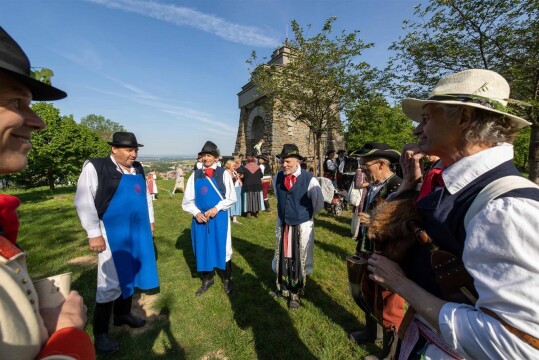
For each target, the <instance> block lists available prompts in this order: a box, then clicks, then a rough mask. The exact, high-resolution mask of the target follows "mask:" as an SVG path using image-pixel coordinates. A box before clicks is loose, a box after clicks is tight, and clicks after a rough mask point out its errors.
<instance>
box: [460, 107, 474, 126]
mask: <svg viewBox="0 0 539 360" xmlns="http://www.w3.org/2000/svg"><path fill="white" fill-rule="evenodd" d="M474 119H475V109H474V108H472V107H469V106H462V107H461V108H460V110H459V127H460V128H461V129H462V130H464V129H467V128H468V127H470V125H471V124H472V121H473V120H474Z"/></svg>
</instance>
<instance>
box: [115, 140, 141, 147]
mask: <svg viewBox="0 0 539 360" xmlns="http://www.w3.org/2000/svg"><path fill="white" fill-rule="evenodd" d="M107 144H109V145H110V146H114V147H144V145H142V144H126V143H115V142H112V141H109V142H107Z"/></svg>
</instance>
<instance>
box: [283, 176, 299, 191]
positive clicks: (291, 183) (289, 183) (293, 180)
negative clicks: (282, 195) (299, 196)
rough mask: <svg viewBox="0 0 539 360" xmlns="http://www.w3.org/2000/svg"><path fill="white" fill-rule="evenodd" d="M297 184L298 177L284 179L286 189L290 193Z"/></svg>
mask: <svg viewBox="0 0 539 360" xmlns="http://www.w3.org/2000/svg"><path fill="white" fill-rule="evenodd" d="M295 183H296V177H295V176H294V175H292V174H290V175H286V176H285V177H284V187H285V188H286V190H288V191H290V189H292V186H294V184H295Z"/></svg>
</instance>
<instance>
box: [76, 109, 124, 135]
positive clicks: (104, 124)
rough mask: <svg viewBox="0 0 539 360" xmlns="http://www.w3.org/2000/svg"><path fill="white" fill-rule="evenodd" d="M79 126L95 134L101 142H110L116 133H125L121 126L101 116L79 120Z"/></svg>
mask: <svg viewBox="0 0 539 360" xmlns="http://www.w3.org/2000/svg"><path fill="white" fill-rule="evenodd" d="M80 124H81V125H84V126H86V127H87V128H89V129H90V130H92V131H93V132H95V133H96V134H97V135H99V137H100V138H101V139H103V140H110V139H111V138H112V134H114V133H115V132H117V131H126V130H125V128H124V127H123V125H121V124H119V123H117V122H114V121H112V120H109V119H107V118H105V117H104V116H102V115H95V114H90V115H87V116H85V117H83V118H82V119H80Z"/></svg>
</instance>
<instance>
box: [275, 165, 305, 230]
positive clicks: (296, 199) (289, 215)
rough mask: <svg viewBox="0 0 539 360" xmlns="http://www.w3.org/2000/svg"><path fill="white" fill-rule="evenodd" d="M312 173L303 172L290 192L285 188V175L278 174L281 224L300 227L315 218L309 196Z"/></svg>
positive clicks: (278, 207) (278, 202) (278, 210)
mask: <svg viewBox="0 0 539 360" xmlns="http://www.w3.org/2000/svg"><path fill="white" fill-rule="evenodd" d="M312 177H313V176H312V175H311V173H309V172H307V171H303V170H301V174H300V176H298V177H297V179H296V183H295V184H294V186H292V189H290V191H287V190H286V188H285V186H284V183H283V182H284V173H283V172H282V171H281V172H279V173H278V174H277V178H276V183H275V188H276V189H277V194H276V196H277V213H278V215H279V219H281V222H283V223H286V224H288V225H299V224H301V223H304V222H306V221H308V220H310V219H311V218H312V217H313V213H314V209H313V203H312V201H311V198H310V197H309V195H308V192H307V190H308V189H309V183H310V182H311V179H312Z"/></svg>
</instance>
